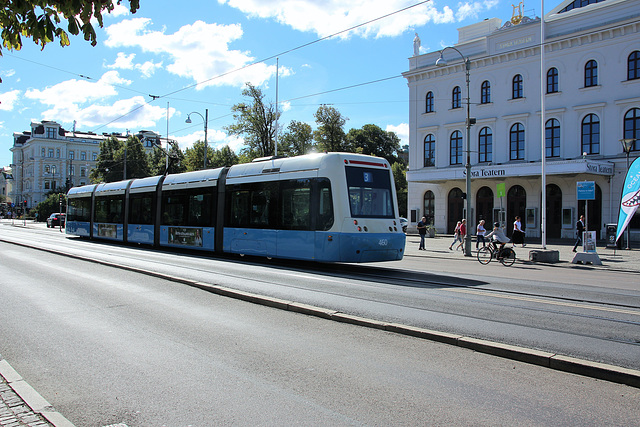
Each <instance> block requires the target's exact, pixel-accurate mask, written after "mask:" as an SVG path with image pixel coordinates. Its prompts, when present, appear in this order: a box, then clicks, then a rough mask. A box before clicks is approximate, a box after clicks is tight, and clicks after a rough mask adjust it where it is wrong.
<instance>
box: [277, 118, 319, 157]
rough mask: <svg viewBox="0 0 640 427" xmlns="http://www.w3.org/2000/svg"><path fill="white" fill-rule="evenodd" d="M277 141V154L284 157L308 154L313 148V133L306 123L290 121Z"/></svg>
mask: <svg viewBox="0 0 640 427" xmlns="http://www.w3.org/2000/svg"><path fill="white" fill-rule="evenodd" d="M287 129H288V130H287V132H286V133H285V134H284V135H282V138H280V141H279V144H278V145H279V146H280V147H279V152H281V153H282V154H283V155H286V156H300V155H303V154H308V153H309V152H310V151H311V150H312V149H314V148H315V144H314V143H313V131H312V129H311V126H310V125H308V124H307V123H303V122H299V121H297V120H292V121H291V123H289V126H288V127H287Z"/></svg>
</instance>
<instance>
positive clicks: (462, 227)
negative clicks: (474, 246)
mask: <svg viewBox="0 0 640 427" xmlns="http://www.w3.org/2000/svg"><path fill="white" fill-rule="evenodd" d="M466 237H467V220H466V219H463V220H462V222H461V223H460V244H459V245H458V247H457V248H456V251H457V250H458V249H462V250H464V249H463V248H462V245H463V244H464V239H465V238H466Z"/></svg>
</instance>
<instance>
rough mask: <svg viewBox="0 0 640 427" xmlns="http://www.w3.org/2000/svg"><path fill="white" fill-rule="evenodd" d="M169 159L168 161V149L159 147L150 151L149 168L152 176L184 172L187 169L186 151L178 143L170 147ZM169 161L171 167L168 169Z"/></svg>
mask: <svg viewBox="0 0 640 427" xmlns="http://www.w3.org/2000/svg"><path fill="white" fill-rule="evenodd" d="M168 152H169V156H168V157H169V159H168V162H167V151H166V150H164V149H160V148H158V147H156V148H154V150H153V151H152V152H151V153H149V169H150V173H151V175H152V176H156V175H165V174H170V173H182V172H186V171H187V167H186V165H185V159H184V153H183V152H182V150H180V147H178V146H177V145H176V144H172V145H171V148H170V149H169V151H168ZM167 163H168V164H169V169H168V170H167Z"/></svg>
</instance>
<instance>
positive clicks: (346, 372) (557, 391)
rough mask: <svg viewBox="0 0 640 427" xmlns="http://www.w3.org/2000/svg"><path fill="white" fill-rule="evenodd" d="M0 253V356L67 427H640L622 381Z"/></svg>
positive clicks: (133, 276) (56, 259) (6, 250)
mask: <svg viewBox="0 0 640 427" xmlns="http://www.w3.org/2000/svg"><path fill="white" fill-rule="evenodd" d="M0 252H1V253H2V254H3V256H2V258H0V259H1V261H0V262H1V264H2V271H3V280H2V281H1V282H0V294H1V295H2V310H1V311H0V324H1V325H2V328H1V329H0V342H1V343H2V344H0V352H1V354H2V356H3V357H4V358H5V359H6V360H9V361H10V362H11V364H12V365H13V367H14V368H15V369H16V370H17V371H18V372H20V374H21V375H22V376H23V377H24V378H25V379H27V381H28V382H29V383H30V384H31V385H32V386H33V387H34V388H35V389H36V390H38V391H39V392H40V393H41V394H42V395H43V396H44V397H45V398H46V399H47V400H48V401H49V402H51V404H52V405H53V406H54V407H55V408H56V410H58V411H59V412H61V413H62V414H63V415H64V416H65V417H66V418H67V419H69V420H70V421H72V422H73V423H74V424H75V425H77V426H105V425H110V424H116V423H124V424H126V425H128V426H149V425H166V426H187V425H194V426H196V425H197V426H205V425H207V426H208V425H228V424H233V425H291V424H301V425H431V424H465V425H469V424H480V425H505V424H511V425H514V424H520V425H524V424H526V425H531V424H536V425H558V424H563V425H578V424H581V425H584V424H591V425H596V424H609V425H630V424H633V423H635V422H636V421H637V409H638V401H639V398H640V392H639V391H638V389H634V388H630V387H627V386H622V385H617V384H613V383H608V382H604V381H598V380H593V379H589V378H585V377H580V376H576V375H572V374H566V373H561V372H557V371H552V370H548V369H545V368H541V367H537V366H533V365H527V364H522V363H518V362H512V361H509V360H506V359H502V358H496V357H492V356H488V355H484V354H480V353H476V352H473V351H470V350H465V349H460V348H456V347H451V346H448V345H444V344H439V343H434V342H430V341H425V340H420V339H415V338H411V337H406V336H401V335H397V334H392V333H388V332H383V331H378V330H372V329H366V328H360V327H357V326H352V325H346V324H341V323H336V322H330V321H326V320H323V319H318V318H313V317H309V316H305V315H301V314H295V313H290V312H283V311H281V310H277V309H273V308H269V307H263V306H259V305H254V304H250V303H246V302H242V301H238V300H234V299H230V298H225V297H221V296H217V295H213V294H210V293H207V292H204V291H202V290H199V289H196V288H191V287H186V286H184V285H181V284H178V283H172V282H168V281H165V280H161V279H156V278H153V277H149V276H145V275H141V274H137V273H133V272H128V271H123V270H121V269H117V268H112V267H109V266H102V265H96V264H93V263H87V262H84V261H79V260H75V259H72V258H66V257H61V256H60V255H56V254H52V253H46V252H41V251H34V250H32V249H28V248H22V247H19V246H15V245H7V244H4V243H0ZM164 256H165V257H167V258H171V257H172V255H164ZM241 269H242V266H241ZM7 278H10V279H9V280H7Z"/></svg>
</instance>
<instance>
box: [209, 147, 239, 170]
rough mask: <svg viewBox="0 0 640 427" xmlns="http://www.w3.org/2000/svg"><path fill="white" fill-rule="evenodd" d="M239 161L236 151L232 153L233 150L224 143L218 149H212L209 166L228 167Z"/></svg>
mask: <svg viewBox="0 0 640 427" xmlns="http://www.w3.org/2000/svg"><path fill="white" fill-rule="evenodd" d="M239 162H240V159H239V158H238V156H237V155H236V153H234V152H233V150H232V149H231V148H230V147H229V146H228V145H225V146H224V147H222V148H220V149H219V150H214V151H213V156H212V159H211V167H213V168H220V167H223V166H225V167H230V166H233V165H237V164H238V163H239Z"/></svg>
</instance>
